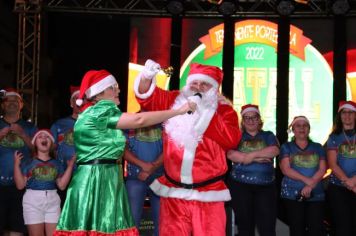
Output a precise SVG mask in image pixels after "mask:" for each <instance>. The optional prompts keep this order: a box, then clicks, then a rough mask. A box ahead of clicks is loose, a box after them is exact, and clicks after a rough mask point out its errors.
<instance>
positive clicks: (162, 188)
mask: <svg viewBox="0 0 356 236" xmlns="http://www.w3.org/2000/svg"><path fill="white" fill-rule="evenodd" d="M150 188H151V189H152V191H153V192H154V193H155V194H157V195H159V196H161V197H169V198H179V199H185V200H195V201H201V202H221V201H230V200H231V195H230V191H229V190H228V189H224V190H211V191H198V190H195V189H185V188H174V187H168V186H166V185H163V184H162V183H160V182H159V181H158V180H157V179H156V180H154V181H153V183H152V184H151V185H150Z"/></svg>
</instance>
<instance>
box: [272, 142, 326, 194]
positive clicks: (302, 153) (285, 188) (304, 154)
mask: <svg viewBox="0 0 356 236" xmlns="http://www.w3.org/2000/svg"><path fill="white" fill-rule="evenodd" d="M279 156H280V158H281V159H283V158H289V163H290V167H291V168H292V169H293V170H295V171H297V172H299V173H300V174H302V175H304V176H307V177H312V176H313V175H314V174H315V173H316V172H317V171H318V170H319V161H320V160H325V150H324V149H323V147H322V146H321V145H320V144H319V143H314V142H312V141H310V142H309V143H308V146H307V147H306V148H304V149H301V148H300V147H299V146H298V145H297V144H296V143H295V142H294V141H292V142H288V143H285V144H283V145H282V147H281V152H280V155H279ZM304 186H305V183H304V182H302V181H299V180H295V179H291V178H289V177H288V176H284V177H283V179H282V187H281V197H282V198H286V199H291V200H296V198H297V196H298V195H299V194H300V191H301V190H302V189H303V188H304ZM324 199H325V194H324V188H323V185H322V183H321V182H319V183H318V184H317V185H316V187H315V188H314V189H313V190H312V196H311V197H310V198H309V199H308V201H323V200H324Z"/></svg>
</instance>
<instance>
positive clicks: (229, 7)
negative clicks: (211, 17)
mask: <svg viewBox="0 0 356 236" xmlns="http://www.w3.org/2000/svg"><path fill="white" fill-rule="evenodd" d="M236 10H237V1H236V0H223V1H221V3H220V4H219V6H218V11H219V12H220V14H222V15H224V16H231V15H232V14H234V13H235V12H236Z"/></svg>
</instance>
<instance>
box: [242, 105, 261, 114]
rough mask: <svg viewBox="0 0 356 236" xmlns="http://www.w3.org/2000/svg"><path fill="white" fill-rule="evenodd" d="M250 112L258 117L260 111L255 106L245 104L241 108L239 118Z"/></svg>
mask: <svg viewBox="0 0 356 236" xmlns="http://www.w3.org/2000/svg"><path fill="white" fill-rule="evenodd" d="M250 111H253V112H256V113H257V114H259V115H260V110H259V109H258V106H257V105H254V104H246V105H244V106H242V107H241V116H243V115H244V114H245V113H246V112H250Z"/></svg>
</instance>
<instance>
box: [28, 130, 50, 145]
mask: <svg viewBox="0 0 356 236" xmlns="http://www.w3.org/2000/svg"><path fill="white" fill-rule="evenodd" d="M42 133H45V134H47V135H48V136H49V138H50V139H51V140H52V143H54V138H53V136H52V134H51V133H49V132H48V131H47V130H40V131H38V132H37V133H36V134H35V135H34V136H33V138H32V140H31V143H32V145H35V140H36V138H37V137H38V135H40V134H42Z"/></svg>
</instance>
